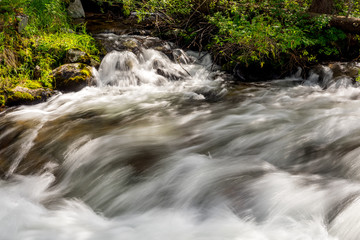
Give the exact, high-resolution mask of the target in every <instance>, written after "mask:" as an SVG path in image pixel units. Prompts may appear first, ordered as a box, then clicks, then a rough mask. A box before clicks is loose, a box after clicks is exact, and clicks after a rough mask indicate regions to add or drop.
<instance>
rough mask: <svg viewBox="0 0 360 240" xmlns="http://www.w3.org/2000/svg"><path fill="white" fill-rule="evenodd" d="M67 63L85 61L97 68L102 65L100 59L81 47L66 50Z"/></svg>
mask: <svg viewBox="0 0 360 240" xmlns="http://www.w3.org/2000/svg"><path fill="white" fill-rule="evenodd" d="M65 63H85V64H87V65H90V66H92V67H95V68H98V67H99V66H100V63H99V62H98V61H96V60H95V59H93V58H91V57H90V56H89V55H88V54H87V53H85V52H83V51H81V50H79V49H69V50H68V51H67V52H66V58H65Z"/></svg>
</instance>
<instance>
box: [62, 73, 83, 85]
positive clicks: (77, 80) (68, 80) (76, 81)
mask: <svg viewBox="0 0 360 240" xmlns="http://www.w3.org/2000/svg"><path fill="white" fill-rule="evenodd" d="M87 78H88V76H86V75H81V76H76V77H72V78H69V79H66V80H65V83H66V84H69V83H70V82H74V83H81V82H85V81H86V79H87Z"/></svg>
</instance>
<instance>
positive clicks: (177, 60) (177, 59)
mask: <svg viewBox="0 0 360 240" xmlns="http://www.w3.org/2000/svg"><path fill="white" fill-rule="evenodd" d="M179 58H180V57H178V58H176V62H177V63H178V64H179V65H180V67H181V68H182V69H183V70H184V71H185V72H186V73H187V74H189V76H190V77H191V74H190V73H189V72H188V71H187V70H186V69H185V68H184V67H183V66H182V65H181V62H180V61H179Z"/></svg>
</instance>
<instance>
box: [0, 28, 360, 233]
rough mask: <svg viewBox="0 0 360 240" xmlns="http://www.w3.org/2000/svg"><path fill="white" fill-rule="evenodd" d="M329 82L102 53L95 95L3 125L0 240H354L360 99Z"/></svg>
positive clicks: (174, 56) (147, 53)
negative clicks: (241, 77)
mask: <svg viewBox="0 0 360 240" xmlns="http://www.w3.org/2000/svg"><path fill="white" fill-rule="evenodd" d="M103 37H106V38H111V37H114V35H111V34H110V35H103ZM169 46H170V47H169V48H172V47H171V44H170V45H169ZM323 71H324V73H325V77H322V78H321V79H320V78H319V75H317V74H315V73H312V74H311V75H310V76H309V77H308V78H306V79H303V78H301V77H300V74H295V75H294V76H292V77H289V78H286V79H281V80H274V81H269V82H258V83H242V84H239V83H238V84H232V83H231V81H229V78H230V76H227V75H226V74H225V73H222V72H220V71H219V70H218V68H217V67H216V66H215V65H214V64H213V63H212V62H211V57H210V56H209V55H208V54H206V53H196V52H191V51H189V52H184V51H182V50H180V49H172V51H171V55H169V54H165V53H164V52H161V51H158V50H155V49H151V48H147V49H146V48H141V49H138V51H137V52H135V53H133V52H130V51H113V52H111V53H108V55H107V56H105V58H104V59H103V61H102V63H101V66H100V68H99V70H98V71H97V72H96V76H97V86H94V87H86V88H84V89H82V90H81V91H80V92H76V93H66V94H58V95H56V96H54V97H52V98H51V99H49V100H48V101H47V102H44V103H41V104H37V105H33V106H20V107H16V108H11V109H8V110H7V111H5V112H2V113H0V168H1V169H2V173H3V178H2V180H0V239H4V240H30V239H31V240H48V239H53V240H69V239H74V240H88V239H89V240H90V239H91V240H95V239H96V240H103V239H117V240H118V239H121V240H122V239H123V240H139V239H147V240H167V239H172V240H176V239H179V240H180V239H181V240H185V239H186V240H204V239H206V240H212V239H214V240H215V239H221V240H227V239H229V240H232V239H234V240H235V239H236V240H240V239H244V240H264V239H269V240H288V239H301V240H305V239H314V240H315V239H316V240H325V239H329V240H330V239H331V240H335V239H341V240H356V239H358V238H359V236H360V182H359V181H360V121H359V119H360V110H359V109H360V88H358V86H357V84H354V83H353V82H352V81H351V80H350V79H349V78H347V77H343V78H341V79H337V81H335V79H334V78H333V77H332V72H331V70H330V69H328V68H326V67H323Z"/></svg>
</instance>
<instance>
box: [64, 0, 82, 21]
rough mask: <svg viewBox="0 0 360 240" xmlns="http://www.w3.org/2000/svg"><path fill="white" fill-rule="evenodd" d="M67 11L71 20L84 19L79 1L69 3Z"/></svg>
mask: <svg viewBox="0 0 360 240" xmlns="http://www.w3.org/2000/svg"><path fill="white" fill-rule="evenodd" d="M67 11H68V13H69V15H70V17H72V18H84V17H85V11H84V8H83V6H82V4H81V1H80V0H75V1H70V4H69V6H68V9H67Z"/></svg>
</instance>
